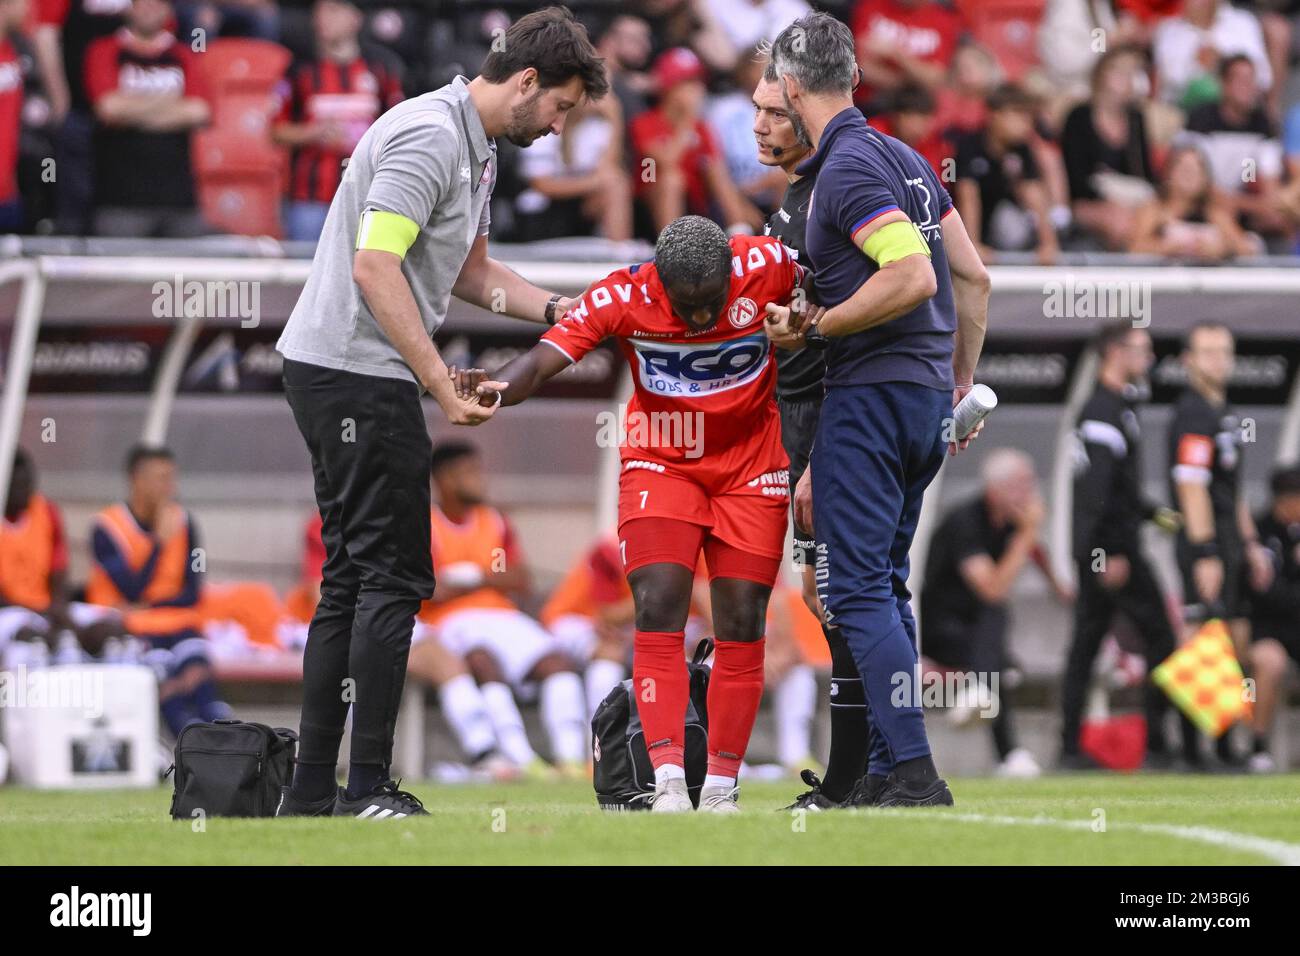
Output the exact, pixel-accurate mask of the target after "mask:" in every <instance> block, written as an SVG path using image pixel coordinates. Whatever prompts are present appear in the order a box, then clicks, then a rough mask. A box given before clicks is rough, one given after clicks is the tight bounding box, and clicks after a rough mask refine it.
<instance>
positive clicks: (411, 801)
mask: <svg viewBox="0 0 1300 956" xmlns="http://www.w3.org/2000/svg"><path fill="white" fill-rule="evenodd" d="M428 815H429V811H428V810H426V809H424V804H423V803H421V802H420V800H419V798H418V797H416V796H415V794H412V793H407V792H406V791H405V790H399V789H398V788H397V784H396V783H394V782H393V781H392V780H385V781H384V782H383V783H381V784H379V786H377V787H375V789H373V790H371V791H370V793H368V794H367V795H366V796H364V797H361V798H360V799H358V800H349V799H348V795H347V791H346V790H339V798H338V801H337V802H336V803H335V804H334V816H336V817H358V818H360V819H362V820H400V819H402V817H427V816H428Z"/></svg>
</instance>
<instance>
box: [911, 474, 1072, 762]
mask: <svg viewBox="0 0 1300 956" xmlns="http://www.w3.org/2000/svg"><path fill="white" fill-rule="evenodd" d="M981 479H982V482H983V490H982V491H981V493H980V495H979V496H978V497H976V498H975V499H973V500H971V501H969V502H966V503H965V504H961V505H958V506H956V507H955V508H954V509H953V510H952V511H950V512H949V513H948V514H947V516H946V517H944V519H943V520H942V521H941V522H940V523H939V526H938V527H937V528H936V529H935V531H934V535H933V537H932V538H931V539H930V553H929V557H928V559H927V561H926V565H925V583H924V585H923V586H922V588H921V649H922V653H924V654H925V656H926V657H928V658H930V659H931V660H932V661H935V662H936V663H938V664H940V665H942V666H944V667H948V668H954V669H956V670H959V671H962V672H964V673H968V674H973V675H974V676H975V678H976V679H977V680H978V681H979V683H980V684H981V685H982V687H983V688H985V690H982V691H981V692H980V697H981V698H984V699H983V700H981V701H980V703H979V707H980V709H981V710H985V711H991V710H994V709H996V714H995V715H993V717H992V723H991V724H990V725H989V728H990V730H991V731H992V733H993V744H994V747H995V748H996V750H997V755H998V760H999V761H1000V762H999V764H998V772H999V773H1000V774H1003V775H1006V776H1013V777H1036V776H1038V774H1039V772H1040V769H1039V766H1038V762H1037V761H1036V760H1035V759H1034V757H1033V755H1032V754H1031V753H1030V752H1029V751H1028V750H1025V749H1024V748H1022V747H1019V746H1018V745H1017V743H1016V735H1015V726H1014V722H1013V720H1012V701H1011V697H1012V695H1011V687H1010V686H1009V684H1010V683H1013V681H1009V680H1008V674H1007V671H1008V670H1009V669H1010V667H1011V666H1012V665H1011V659H1010V656H1009V655H1008V653H1007V629H1008V625H1009V621H1010V616H1009V605H1010V597H1011V588H1012V586H1013V585H1014V584H1015V582H1016V578H1017V577H1019V575H1020V572H1021V570H1023V569H1024V567H1025V564H1026V563H1027V562H1030V561H1032V562H1033V563H1034V564H1036V565H1037V566H1038V569H1039V570H1040V571H1041V572H1042V573H1043V576H1044V577H1045V578H1046V579H1047V582H1048V584H1049V585H1050V586H1051V587H1052V590H1053V592H1054V593H1055V595H1056V597H1057V599H1058V600H1060V601H1062V602H1069V601H1070V600H1072V599H1073V596H1072V594H1071V593H1070V591H1069V588H1068V587H1067V586H1066V585H1065V584H1064V583H1062V582H1061V581H1059V580H1058V579H1057V577H1056V575H1055V573H1054V572H1053V571H1052V567H1051V564H1050V563H1049V561H1048V559H1047V554H1046V551H1045V550H1044V549H1043V546H1042V544H1041V543H1040V542H1039V533H1040V531H1041V530H1042V526H1043V519H1044V517H1045V516H1046V509H1045V507H1044V505H1043V499H1042V496H1041V495H1040V494H1039V490H1038V477H1037V475H1036V474H1035V473H1034V464H1033V461H1032V460H1031V459H1030V458H1029V456H1028V455H1026V454H1024V453H1023V452H1019V451H1015V450H1013V449H1010V448H999V449H996V450H994V451H993V452H991V453H990V454H989V455H988V457H987V458H985V459H984V464H983V467H982V468H981ZM994 675H997V676H996V677H994ZM995 681H996V684H995ZM986 695H987V696H986ZM967 706H969V702H967Z"/></svg>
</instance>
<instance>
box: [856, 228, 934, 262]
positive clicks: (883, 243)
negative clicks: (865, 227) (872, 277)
mask: <svg viewBox="0 0 1300 956" xmlns="http://www.w3.org/2000/svg"><path fill="white" fill-rule="evenodd" d="M862 251H863V252H865V253H866V254H867V255H868V256H870V257H871V258H872V259H874V260H875V262H876V265H878V266H887V265H889V264H890V263H891V262H896V261H898V260H899V259H902V258H904V257H906V256H913V255H916V254H917V253H918V252H919V253H922V254H923V255H926V256H928V255H930V244H929V243H928V242H926V241H925V236H923V235H921V230H920V229H918V228H916V223H914V222H912V221H911V220H910V219H909V220H907V221H906V222H904V221H903V220H901V219H900V220H899V221H898V222H891V223H888V224H886V225H883V226H881V227H880V228H879V229H877V230H876V231H875V232H873V233H872V234H871V235H869V236H867V238H866V239H865V240H863V242H862Z"/></svg>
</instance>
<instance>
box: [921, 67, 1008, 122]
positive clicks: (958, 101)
mask: <svg viewBox="0 0 1300 956" xmlns="http://www.w3.org/2000/svg"><path fill="white" fill-rule="evenodd" d="M1002 82H1003V73H1002V67H1001V66H999V65H998V61H997V59H996V58H995V57H994V56H993V54H992V53H990V52H989V51H988V50H986V49H984V47H982V46H979V45H978V44H975V43H964V44H962V45H961V46H960V47H958V48H957V52H956V53H954V54H953V57H952V65H951V66H949V67H948V76H947V79H946V81H945V82H944V84H943V86H941V87H940V88H939V89H938V90H933V91H932V93H933V95H934V98H935V104H936V106H937V107H938V110H937V115H936V116H935V121H934V122H935V126H936V127H937V128H938V129H939V130H940V131H941V132H942V133H943V135H945V136H947V137H949V138H950V139H956V138H959V137H960V136H961V135H963V134H965V135H969V134H973V133H978V132H980V131H981V130H983V129H984V120H985V116H986V115H987V113H988V98H989V96H991V95H992V93H993V91H994V90H995V89H997V88H998V87H999V86H1001V85H1002Z"/></svg>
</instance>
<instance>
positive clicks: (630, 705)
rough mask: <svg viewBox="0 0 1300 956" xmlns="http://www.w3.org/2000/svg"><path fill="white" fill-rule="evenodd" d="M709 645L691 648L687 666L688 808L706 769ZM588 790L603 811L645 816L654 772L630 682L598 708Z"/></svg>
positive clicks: (697, 799) (710, 642)
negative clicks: (642, 812)
mask: <svg viewBox="0 0 1300 956" xmlns="http://www.w3.org/2000/svg"><path fill="white" fill-rule="evenodd" d="M712 653H713V639H712V638H705V639H704V640H702V641H700V643H699V644H697V645H696V646H695V654H694V656H693V657H692V659H691V662H690V663H689V664H688V665H687V670H688V672H689V674H690V687H691V694H690V699H689V702H688V704H687V706H686V760H685V762H686V768H685V769H686V788H687V790H688V791H689V792H690V795H691V803H693V804H695V805H696V806H698V805H699V802H700V787H702V786H703V785H704V775H705V773H707V772H708V766H709V714H708V707H707V702H708V696H709V673H710V669H709V667H708V666H707V665H706V664H705V663H704V661H705V660H707V659H708V656H709V655H710V654H712ZM591 749H592V758H593V773H592V784H593V786H595V788H596V802H597V803H598V804H600V808H601V809H602V810H648V809H650V798H651V797H652V796H654V792H655V773H654V767H653V766H652V765H651V763H650V752H649V751H648V750H647V749H646V743H645V731H644V730H643V729H642V727H641V717H640V716H639V715H638V714H637V709H636V694H635V693H634V692H633V690H632V681H630V680H625V681H623V682H622V683H620V684H619V685H618V686H616V687H615V688H614V689H613V690H611V691H610V692H609V695H608V696H607V697H606V698H605V699H604V700H603V701H601V702H600V706H599V707H597V708H596V713H595V715H594V716H593V717H592V718H591Z"/></svg>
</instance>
